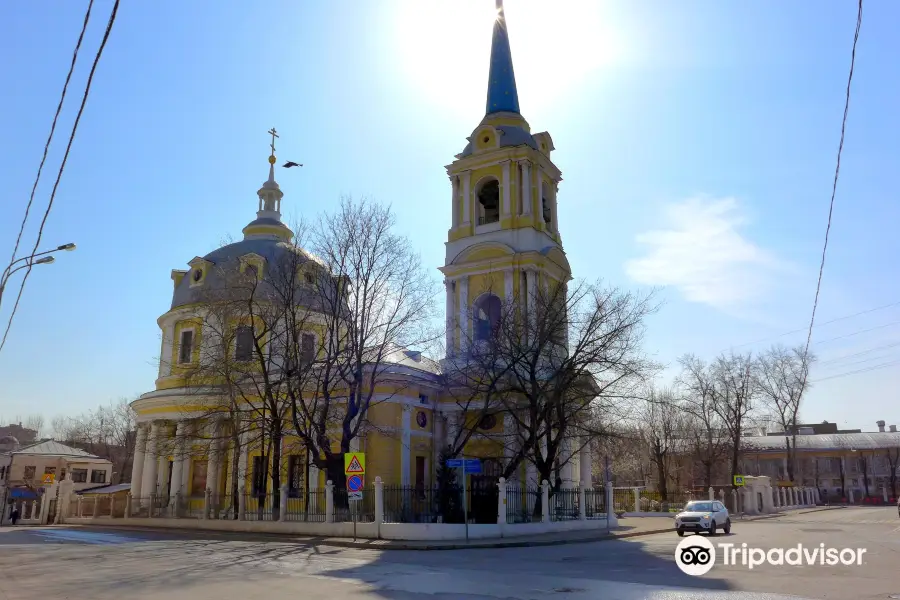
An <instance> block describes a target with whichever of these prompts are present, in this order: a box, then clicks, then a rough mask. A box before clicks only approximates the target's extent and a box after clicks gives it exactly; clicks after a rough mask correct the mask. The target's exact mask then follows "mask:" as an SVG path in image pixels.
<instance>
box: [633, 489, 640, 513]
mask: <svg viewBox="0 0 900 600" xmlns="http://www.w3.org/2000/svg"><path fill="white" fill-rule="evenodd" d="M634 512H641V488H634Z"/></svg>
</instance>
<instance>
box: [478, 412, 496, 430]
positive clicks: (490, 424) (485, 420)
mask: <svg viewBox="0 0 900 600" xmlns="http://www.w3.org/2000/svg"><path fill="white" fill-rule="evenodd" d="M496 426H497V417H495V416H494V415H485V416H483V417H482V418H481V422H480V423H478V428H479V429H493V428H494V427H496Z"/></svg>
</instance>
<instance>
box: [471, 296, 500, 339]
mask: <svg viewBox="0 0 900 600" xmlns="http://www.w3.org/2000/svg"><path fill="white" fill-rule="evenodd" d="M499 323H500V298H498V297H497V296H494V295H488V296H482V297H481V298H479V299H478V300H477V301H476V302H475V340H476V341H480V340H489V339H491V338H492V337H493V336H494V333H495V332H496V330H497V325H498V324H499Z"/></svg>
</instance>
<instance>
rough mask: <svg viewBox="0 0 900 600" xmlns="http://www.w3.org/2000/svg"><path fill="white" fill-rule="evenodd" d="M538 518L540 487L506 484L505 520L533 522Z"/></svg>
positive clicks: (539, 514) (539, 517)
mask: <svg viewBox="0 0 900 600" xmlns="http://www.w3.org/2000/svg"><path fill="white" fill-rule="evenodd" d="M540 520H541V490H540V488H536V487H531V488H529V487H515V486H508V487H507V488H506V522H507V523H533V522H539V521H540Z"/></svg>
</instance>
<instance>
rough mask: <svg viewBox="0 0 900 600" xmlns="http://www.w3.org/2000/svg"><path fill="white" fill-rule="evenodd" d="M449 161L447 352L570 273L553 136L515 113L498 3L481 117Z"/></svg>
mask: <svg viewBox="0 0 900 600" xmlns="http://www.w3.org/2000/svg"><path fill="white" fill-rule="evenodd" d="M467 139H468V144H466V147H465V148H464V149H463V151H462V152H461V153H460V154H457V155H456V157H455V160H454V161H453V162H452V163H451V164H450V165H448V166H447V167H446V168H447V174H448V175H449V177H450V184H451V189H452V192H451V201H450V207H451V227H450V230H449V232H448V234H447V243H446V258H445V261H444V266H443V267H441V269H440V270H441V272H442V273H443V274H444V276H445V280H444V284H445V286H446V293H447V296H446V309H447V336H446V342H445V343H446V348H447V356H448V357H449V356H452V355H454V354H457V353H460V352H465V351H466V350H467V347H468V345H469V344H470V343H472V342H473V341H478V340H479V339H482V338H484V337H485V336H486V335H489V331H490V328H491V324H492V322H494V321H495V320H496V319H497V318H499V315H500V313H501V311H502V307H503V306H504V305H510V304H513V303H515V304H517V305H518V308H519V309H522V310H525V311H526V312H527V311H528V309H529V306H528V304H529V297H530V298H534V296H535V292H536V290H537V286H547V285H550V284H553V283H554V282H556V283H558V284H565V283H566V282H567V281H568V280H569V279H571V270H570V268H569V263H568V260H567V259H566V255H565V253H564V252H563V248H562V238H561V237H560V233H559V229H558V227H557V188H558V186H559V183H560V182H561V181H562V174H561V172H560V170H559V169H558V168H557V167H556V165H555V164H553V161H552V160H551V153H552V152H553V150H554V147H553V140H552V139H551V137H550V134H549V133H546V132H542V133H535V134H532V133H531V127H530V125H529V124H528V122H527V121H526V120H525V118H524V117H523V116H522V114H521V112H520V110H519V95H518V90H517V89H516V76H515V72H514V70H513V61H512V52H511V51H510V45H509V31H508V30H507V27H506V17H505V13H504V10H503V0H497V17H496V20H495V22H494V31H493V38H492V42H491V62H490V75H489V77H488V89H487V103H486V106H485V114H484V118H483V119H482V120H481V122H480V123H479V124H478V126H477V127H476V128H475V130H474V131H473V132H472V134H471V135H470V136H469V137H468V138H467Z"/></svg>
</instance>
